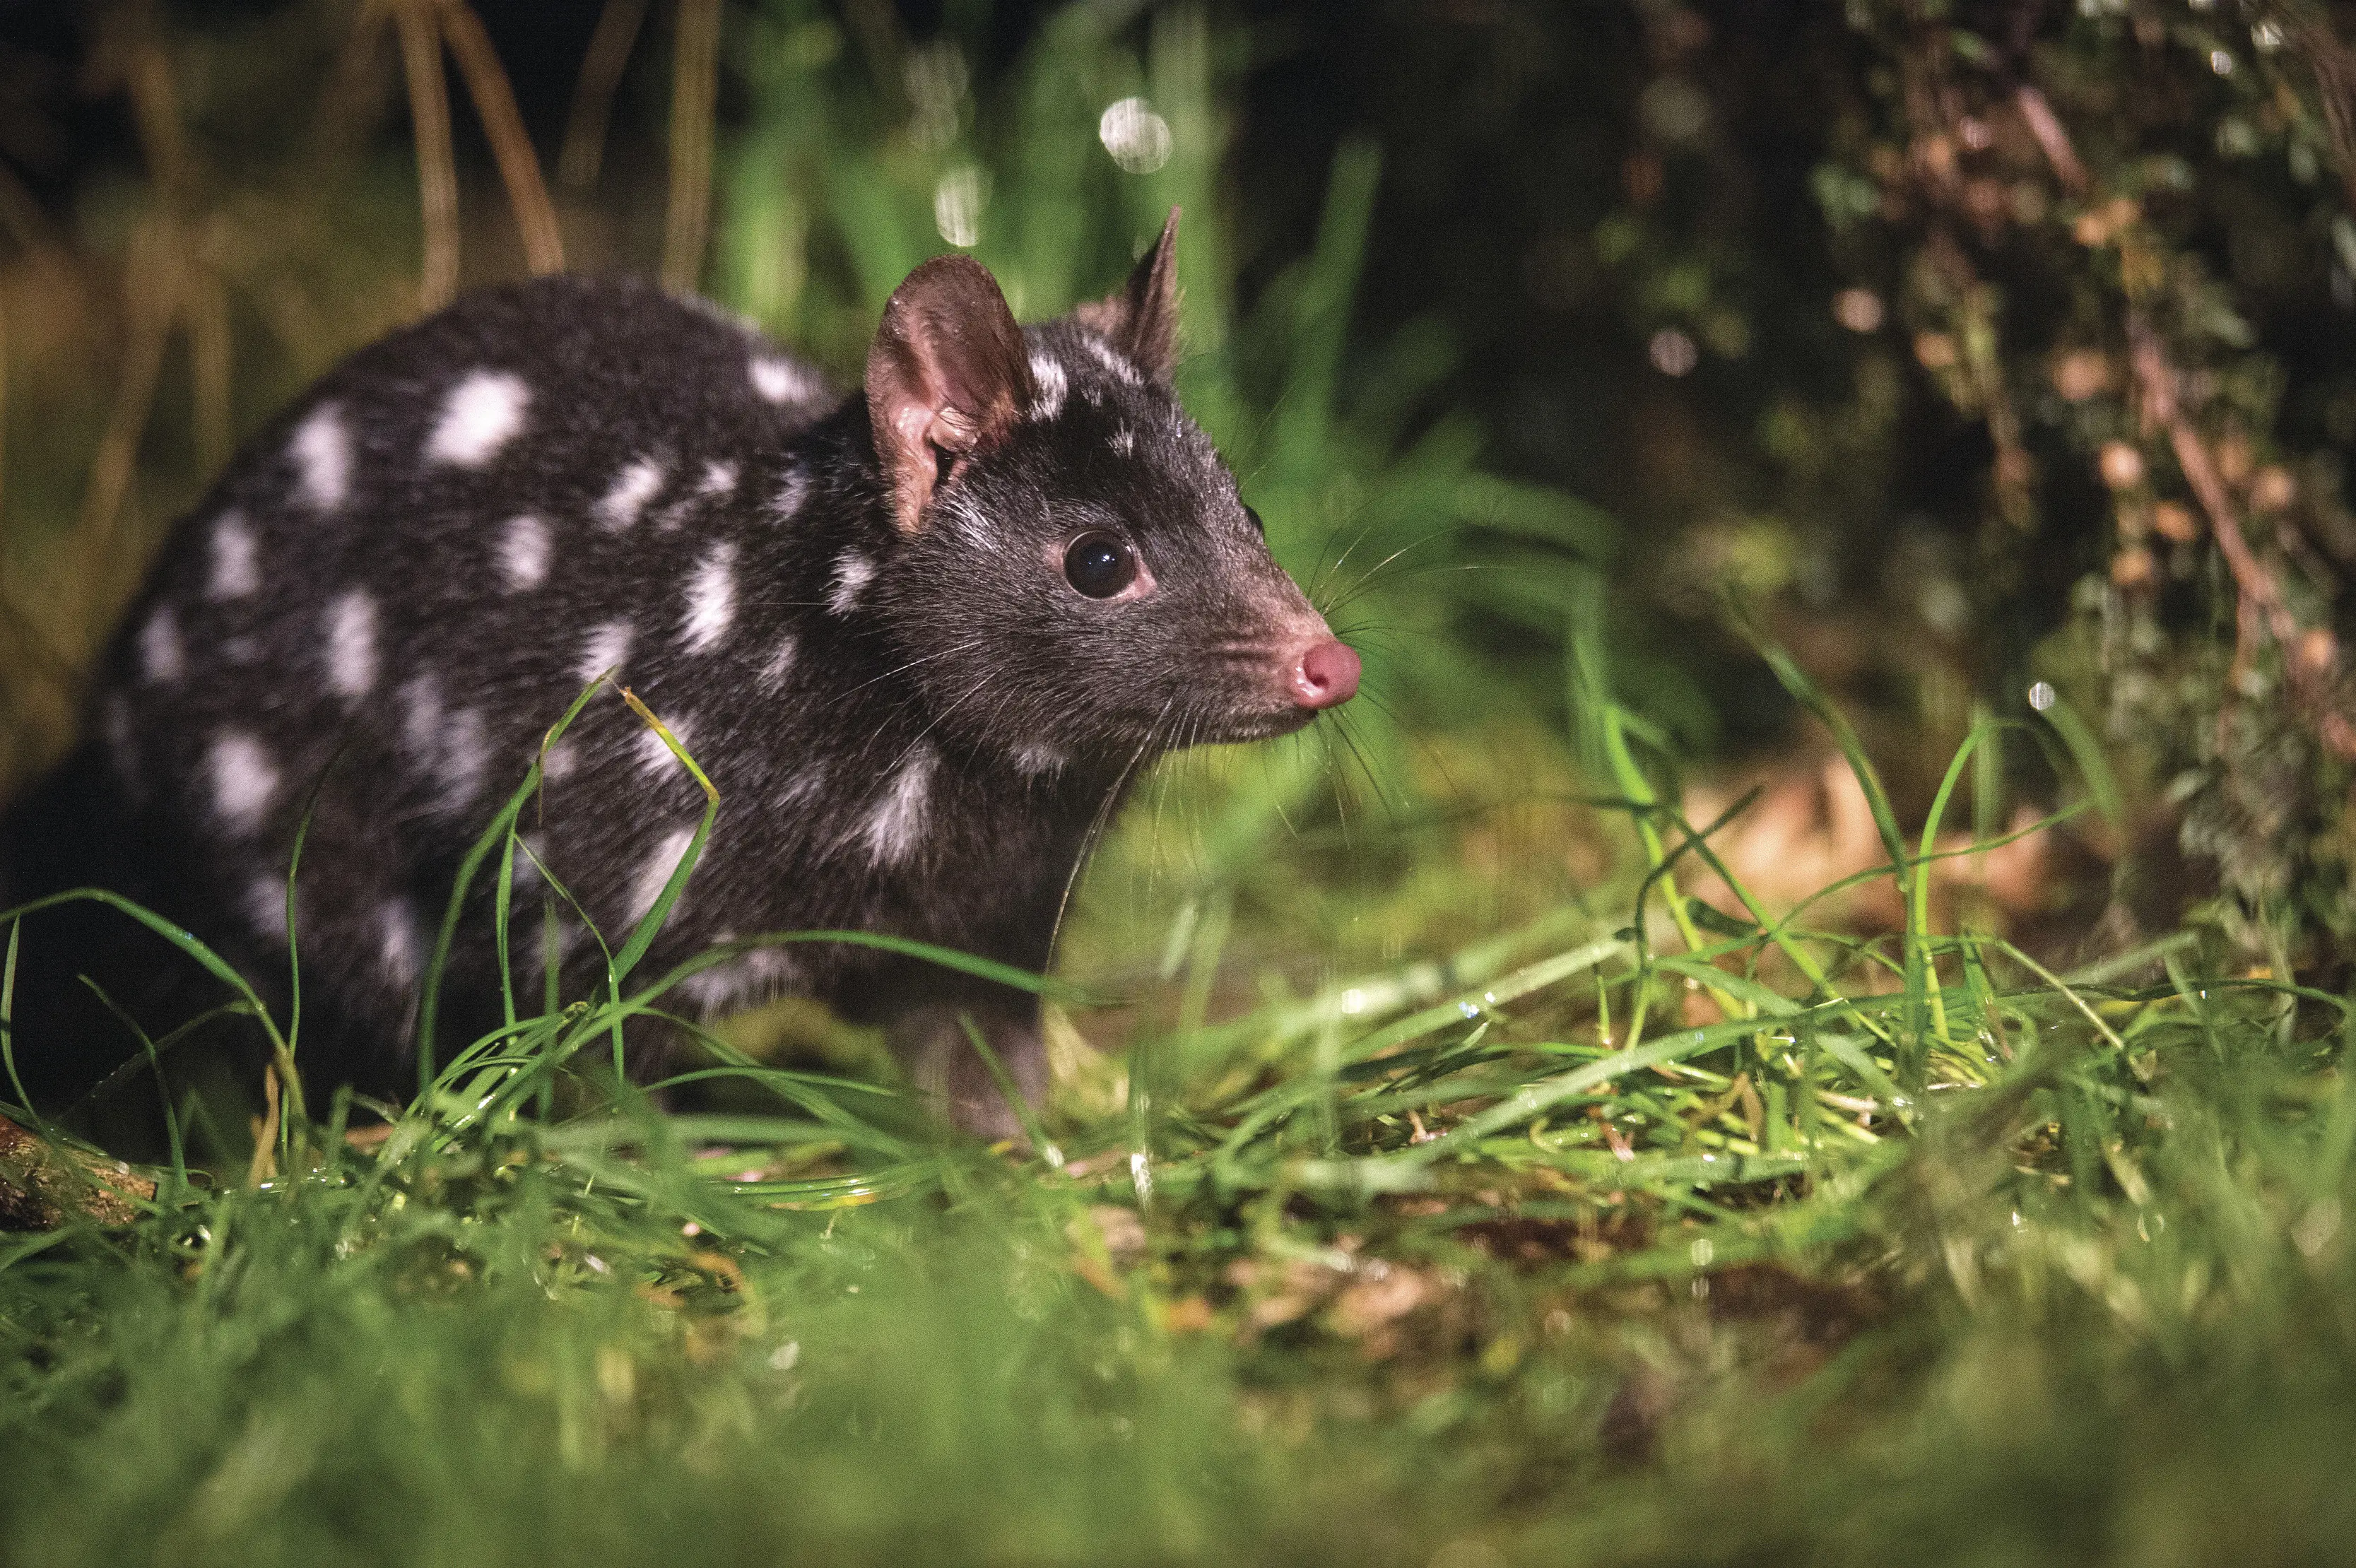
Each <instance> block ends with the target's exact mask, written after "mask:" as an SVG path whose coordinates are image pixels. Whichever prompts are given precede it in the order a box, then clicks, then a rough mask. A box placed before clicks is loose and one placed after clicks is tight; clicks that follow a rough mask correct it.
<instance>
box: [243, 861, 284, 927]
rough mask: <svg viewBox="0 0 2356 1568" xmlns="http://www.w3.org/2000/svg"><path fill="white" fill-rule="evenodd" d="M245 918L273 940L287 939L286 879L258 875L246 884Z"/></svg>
mask: <svg viewBox="0 0 2356 1568" xmlns="http://www.w3.org/2000/svg"><path fill="white" fill-rule="evenodd" d="M245 918H246V921H247V923H249V924H251V925H252V927H253V929H254V930H255V931H257V932H259V933H262V935H264V936H266V937H268V938H270V940H271V941H273V942H284V941H285V940H286V879H285V878H284V877H256V878H254V879H253V880H252V881H250V882H248V883H246V885H245Z"/></svg>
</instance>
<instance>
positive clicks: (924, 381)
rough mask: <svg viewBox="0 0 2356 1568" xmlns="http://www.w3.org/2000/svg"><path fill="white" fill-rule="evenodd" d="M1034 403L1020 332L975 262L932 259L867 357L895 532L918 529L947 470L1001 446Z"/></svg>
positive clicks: (907, 284)
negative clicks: (955, 464) (889, 483)
mask: <svg viewBox="0 0 2356 1568" xmlns="http://www.w3.org/2000/svg"><path fill="white" fill-rule="evenodd" d="M1032 395H1033V394H1032V388H1031V361H1030V357H1029V355H1028V354H1027V353H1026V352H1025V351H1024V349H1023V329H1022V328H1021V327H1019V326H1017V325H1014V313H1013V312H1012V311H1011V310H1008V309H1007V308H1006V296H1005V295H1004V294H1002V293H999V292H998V281H997V280H996V279H995V278H992V277H991V275H990V272H989V269H987V268H985V267H984V266H982V264H981V263H980V262H979V261H974V260H973V259H972V258H970V257H968V256H937V257H935V258H934V259H933V260H932V261H927V262H926V263H925V264H924V265H923V266H921V267H918V268H917V269H916V271H915V272H910V273H909V274H908V275H907V277H906V278H905V280H903V281H902V283H901V284H900V286H899V287H898V288H896V289H894V290H893V291H892V299H891V302H890V303H889V304H886V305H884V307H883V325H880V326H878V327H877V328H876V329H875V346H874V347H873V348H870V349H869V350H868V351H867V418H868V421H869V422H870V423H871V424H872V425H873V428H874V433H875V453H876V455H877V456H878V457H879V458H881V459H882V460H883V472H884V474H885V475H886V476H887V477H888V478H889V480H890V482H891V485H892V511H893V520H894V522H895V523H897V524H898V525H899V528H900V531H901V532H902V533H907V534H913V533H915V532H916V531H917V529H918V528H920V527H921V526H922V522H923V516H924V510H925V503H926V502H927V501H929V500H931V499H932V496H933V488H934V486H935V485H937V484H938V483H939V482H940V480H941V478H942V476H943V475H946V474H947V473H948V470H949V465H950V464H952V463H954V462H955V461H956V460H957V459H958V458H960V457H967V456H970V455H971V454H973V453H978V452H981V451H984V450H987V449H988V448H989V447H990V446H991V445H992V444H994V443H997V442H1000V441H1002V440H1004V439H1005V437H1006V433H1007V432H1009V431H1011V430H1012V429H1013V428H1014V421H1016V420H1017V419H1018V418H1020V417H1021V415H1022V411H1023V409H1024V408H1026V407H1028V406H1029V405H1030V402H1031V399H1032Z"/></svg>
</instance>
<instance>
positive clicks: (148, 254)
mask: <svg viewBox="0 0 2356 1568" xmlns="http://www.w3.org/2000/svg"><path fill="white" fill-rule="evenodd" d="M169 226H170V219H167V218H164V217H162V216H160V215H159V216H158V217H156V218H155V219H150V220H149V221H148V222H147V223H145V224H143V225H141V227H140V229H138V230H137V232H135V233H134V235H133V236H132V241H131V256H130V261H129V265H128V266H127V267H126V268H125V269H124V273H123V296H124V304H125V306H126V311H127V315H128V318H129V344H128V347H127V348H126V349H125V352H124V356H123V379H122V380H121V381H120V382H119V383H118V384H117V385H116V387H115V393H114V407H113V409H112V411H110V412H109V414H108V415H107V421H106V430H105V432H103V433H102V434H101V435H100V437H99V441H98V452H97V454H96V455H95V456H94V457H92V458H91V465H90V483H89V485H88V486H87V487H85V488H84V490H83V491H82V505H81V516H80V518H79V519H78V521H77V524H76V527H75V530H74V531H75V535H76V538H77V541H78V543H79V545H80V549H79V551H78V554H79V556H80V560H79V561H78V563H77V564H78V565H79V567H80V573H79V576H80V587H81V601H80V612H81V613H80V623H81V624H83V625H84V626H86V627H92V628H95V627H97V626H98V625H99V624H101V622H102V619H103V612H104V611H105V609H106V608H107V607H108V606H107V600H108V598H109V596H110V595H109V592H108V590H109V588H110V586H111V580H112V576H113V575H114V572H113V567H114V564H115V563H114V555H115V549H116V546H117V544H118V543H119V541H120V539H121V534H122V528H121V522H122V517H123V498H124V496H126V495H128V494H129V492H130V489H131V478H132V474H133V471H134V467H135V466H136V464H137V463H138V458H139V441H140V437H141V436H142V435H144V434H145V432H146V429H147V418H148V415H149V413H150V411H152V410H153V409H154V407H155V384H156V382H157V380H158V379H160V378H161V377H162V375H163V370H164V349H165V346H166V342H167V341H168V339H169V337H170V335H171V329H172V317H173V315H174V313H175V312H176V311H177V308H178V304H179V295H180V293H181V287H182V284H183V283H185V281H186V280H185V278H184V276H183V269H182V267H181V265H180V264H179V263H180V258H179V254H178V251H177V247H176V246H175V245H174V244H173V243H172V240H171V238H170V236H169V233H168V229H169ZM92 636H93V639H94V638H95V636H96V633H95V631H93V633H92Z"/></svg>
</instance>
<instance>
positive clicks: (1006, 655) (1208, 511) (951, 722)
mask: <svg viewBox="0 0 2356 1568" xmlns="http://www.w3.org/2000/svg"><path fill="white" fill-rule="evenodd" d="M1177 228H1178V215H1177V214H1176V213H1175V212H1173V213H1172V214H1171V215H1170V221H1169V223H1168V224H1167V225H1165V226H1164V227H1163V229H1162V237H1161V239H1160V240H1159V241H1158V242H1157V243H1156V244H1155V246H1154V247H1153V249H1152V250H1151V251H1149V252H1148V253H1147V255H1146V256H1145V258H1144V260H1142V261H1140V262H1139V263H1138V265H1137V270H1136V271H1135V272H1133V273H1132V274H1131V275H1130V280H1129V283H1128V284H1127V286H1126V287H1124V288H1123V289H1122V290H1121V291H1120V292H1119V293H1116V294H1114V295H1113V296H1111V297H1110V298H1108V299H1105V300H1101V301H1098V302H1097V303H1095V304H1088V305H1083V306H1081V307H1080V308H1079V309H1078V310H1077V311H1075V312H1074V313H1073V314H1072V315H1069V316H1066V317H1063V318H1061V319H1059V320H1055V321H1051V322H1046V323H1043V324H1041V325H1035V326H1033V327H1030V328H1028V329H1027V330H1026V329H1024V328H1023V327H1019V326H1017V325H1015V322H1014V317H1013V315H1012V313H1011V312H1010V311H1009V310H1008V309H1007V305H1006V300H1005V297H1004V295H1002V294H1001V293H1000V292H999V288H998V284H997V283H996V282H995V281H994V280H993V279H992V278H991V275H990V273H989V272H988V271H986V270H985V269H984V268H983V267H981V266H980V264H979V263H978V262H975V261H971V260H970V259H969V258H966V257H962V256H948V257H942V258H939V259H938V260H936V261H927V262H926V263H925V264H924V265H923V266H921V267H919V268H917V269H916V271H915V272H912V273H910V274H909V275H908V278H907V281H906V282H905V283H902V284H901V285H900V287H899V289H898V290H897V291H896V292H895V293H894V294H893V296H892V300H891V303H890V304H888V305H887V306H885V308H884V312H883V325H881V326H880V327H879V328H878V330H877V332H876V336H875V346H874V347H873V351H872V352H871V353H870V354H869V356H868V360H867V406H868V417H869V420H870V422H871V425H872V428H873V434H874V440H875V447H876V454H877V456H878V458H879V459H880V461H881V463H882V466H883V475H884V478H885V481H886V483H887V485H888V486H889V498H890V506H891V512H892V519H893V524H894V528H895V530H896V533H897V539H896V541H895V548H894V556H893V559H892V560H891V561H890V562H889V563H888V564H887V565H886V566H885V567H884V569H883V571H881V572H879V574H878V578H877V588H878V590H879V592H878V593H877V596H876V603H877V605H878V607H879V609H880V610H881V612H882V613H883V615H884V616H885V617H886V619H887V623H888V624H890V626H891V628H892V632H893V635H894V638H895V640H896V641H897V642H898V643H899V645H900V647H901V649H902V651H903V652H904V654H905V657H906V658H907V659H909V660H911V661H917V662H913V663H912V665H911V667H910V672H909V673H910V675H911V676H912V677H914V678H916V679H917V680H919V681H920V682H921V683H922V684H923V685H924V687H925V688H926V695H927V697H928V699H930V701H931V703H932V705H933V707H934V709H935V711H936V713H937V714H938V715H939V716H940V718H939V722H940V723H941V725H942V726H943V728H944V729H947V730H949V731H953V732H955V733H957V734H958V735H959V736H961V737H963V738H965V739H966V740H968V741H971V742H974V743H978V744H981V745H984V746H990V747H997V748H1002V749H1003V750H1004V751H1005V752H1007V753H1008V754H1009V755H1011V756H1012V757H1014V758H1015V759H1017V761H1018V762H1021V763H1023V764H1024V765H1025V766H1026V767H1029V768H1031V769H1032V770H1033V771H1046V770H1049V769H1052V768H1054V767H1056V766H1059V765H1061V764H1063V763H1067V762H1074V761H1087V762H1113V763H1120V762H1124V761H1127V760H1130V759H1131V758H1133V757H1135V756H1137V755H1140V754H1143V753H1149V752H1157V751H1162V750H1168V749H1171V748H1173V747H1176V746H1183V745H1193V744H1196V743H1200V742H1206V741H1252V740H1258V739H1262V738H1264V737H1267V736H1271V735H1281V734H1285V733H1287V732H1289V731H1294V730H1298V729H1300V728H1301V726H1303V725H1305V724H1307V723H1309V722H1310V721H1311V720H1312V719H1314V718H1315V717H1316V716H1317V715H1318V714H1319V713H1321V712H1323V711H1324V710H1325V709H1330V708H1333V707H1336V706H1338V705H1339V704H1341V703H1344V702H1346V701H1348V700H1349V699H1350V698H1351V697H1352V695H1354V694H1355V692H1356V690H1357V688H1358V656H1357V655H1356V654H1355V653H1353V652H1352V651H1351V650H1350V648H1349V647H1348V646H1347V645H1344V644H1343V643H1342V642H1341V641H1340V640H1338V639H1337V638H1336V637H1335V636H1334V635H1333V632H1332V630H1331V629H1330V628H1328V627H1327V625H1326V624H1325V621H1324V618H1323V616H1321V615H1319V614H1318V613H1317V612H1316V611H1315V610H1314V609H1313V608H1312V607H1311V605H1310V603H1309V601H1308V600H1307V599H1306V598H1305V597H1303V596H1302V594H1301V590H1300V588H1299V586H1298V585H1297V584H1295V583H1294V582H1293V581H1292V579H1291V578H1290V577H1289V576H1287V575H1286V573H1285V571H1284V569H1283V568H1281V567H1280V566H1278V565H1277V563H1276V561H1275V560H1274V558H1272V557H1271V556H1270V555H1269V550H1268V541H1267V539H1265V538H1264V537H1263V536H1262V533H1261V529H1260V526H1259V519H1258V516H1257V514H1255V513H1254V512H1253V511H1252V510H1251V508H1250V507H1247V506H1245V505H1244V503H1243V499H1242V497H1241V496H1239V495H1238V494H1237V489H1236V481H1235V476H1234V475H1232V474H1230V473H1229V472H1228V471H1227V467H1226V464H1225V463H1223V462H1222V461H1220V458H1219V454H1218V453H1217V452H1216V451H1215V449H1214V448H1213V447H1212V445H1211V443H1210V441H1209V439H1208V438H1207V437H1205V435H1204V434H1203V432H1202V431H1201V430H1199V429H1198V428H1196V427H1195V425H1194V421H1191V420H1189V419H1188V418H1187V417H1186V416H1185V414H1184V412H1183V411H1181V410H1180V408H1179V407H1178V403H1177V400H1176V399H1175V398H1174V397H1173V395H1172V392H1171V389H1170V373H1171V368H1172V363H1173V357H1174V352H1175V347H1176V325H1177V295H1176V287H1175V280H1174V274H1173V255H1174V249H1175V245H1176V240H1177Z"/></svg>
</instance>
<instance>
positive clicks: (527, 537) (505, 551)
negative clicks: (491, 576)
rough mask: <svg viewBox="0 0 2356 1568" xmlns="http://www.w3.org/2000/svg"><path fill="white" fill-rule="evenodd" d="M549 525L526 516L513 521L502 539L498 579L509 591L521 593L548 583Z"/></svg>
mask: <svg viewBox="0 0 2356 1568" xmlns="http://www.w3.org/2000/svg"><path fill="white" fill-rule="evenodd" d="M548 548H549V541H548V525H547V524H546V523H543V522H541V520H540V519H539V518H538V517H532V516H530V515H529V514H526V515H525V516H523V517H510V518H509V519H508V526H507V528H506V530H505V531H504V532H502V533H501V534H500V535H499V575H500V576H501V577H502V578H503V579H505V580H506V584H507V591H508V592H510V593H521V592H525V591H526V590H528V589H532V588H537V587H539V586H540V585H541V583H543V582H545V581H548Z"/></svg>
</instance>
